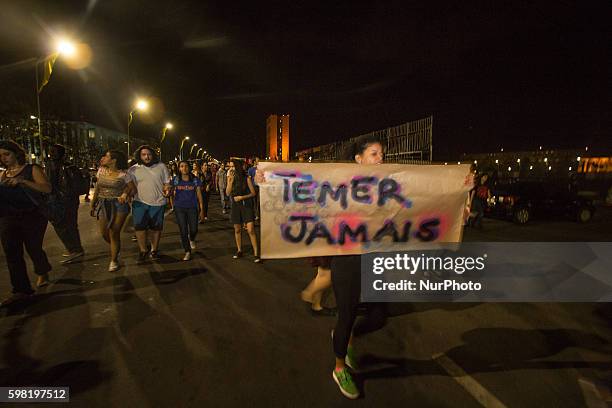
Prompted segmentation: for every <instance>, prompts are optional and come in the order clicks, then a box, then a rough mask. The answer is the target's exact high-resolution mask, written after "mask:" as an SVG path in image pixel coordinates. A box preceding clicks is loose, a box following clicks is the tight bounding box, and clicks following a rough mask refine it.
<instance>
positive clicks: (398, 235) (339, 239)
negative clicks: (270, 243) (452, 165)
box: [280, 214, 440, 245]
mask: <svg viewBox="0 0 612 408" xmlns="http://www.w3.org/2000/svg"><path fill="white" fill-rule="evenodd" d="M288 221H289V222H287V223H284V224H281V226H280V227H281V235H282V237H283V239H284V240H286V241H288V242H292V243H298V242H302V241H304V243H305V244H306V245H310V244H312V243H313V242H314V241H315V240H316V239H318V238H320V239H322V240H324V241H326V242H327V244H329V245H334V244H337V245H344V244H345V243H347V242H360V243H367V242H371V241H374V242H379V241H382V240H383V239H384V238H386V237H389V238H390V239H391V240H392V241H393V242H408V240H409V239H410V238H411V237H413V238H416V239H418V240H420V241H422V242H429V241H434V240H435V239H436V238H438V236H439V226H440V220H439V219H437V218H430V219H426V220H423V221H421V222H420V223H419V225H418V227H417V228H416V230H415V231H413V232H412V233H411V229H412V222H410V221H405V222H404V224H403V225H402V226H401V227H400V228H399V230H398V227H397V225H396V224H395V222H393V221H391V220H387V221H385V222H384V224H383V225H382V227H379V228H377V229H375V230H374V231H369V230H368V224H367V223H366V222H360V223H358V224H357V226H355V227H351V226H350V225H349V224H348V223H346V222H344V221H340V222H339V223H338V225H337V228H334V229H332V231H334V232H335V233H332V231H330V229H329V228H328V227H327V225H326V224H325V223H324V222H322V221H319V218H318V217H317V216H314V215H308V214H294V215H290V216H289V220H288ZM294 225H298V226H299V227H298V228H297V233H296V232H292V229H293V228H292V227H293V226H294ZM372 232H373V233H372Z"/></svg>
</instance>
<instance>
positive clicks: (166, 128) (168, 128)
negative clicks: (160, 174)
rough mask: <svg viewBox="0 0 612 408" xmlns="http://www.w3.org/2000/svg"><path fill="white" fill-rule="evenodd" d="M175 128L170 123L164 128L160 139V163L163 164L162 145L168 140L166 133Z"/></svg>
mask: <svg viewBox="0 0 612 408" xmlns="http://www.w3.org/2000/svg"><path fill="white" fill-rule="evenodd" d="M173 127H174V125H173V124H172V123H170V122H168V123H166V126H164V128H163V129H162V135H161V139H159V161H161V162H163V160H162V143H164V140H165V139H166V132H167V131H168V130H171V129H172V128H173Z"/></svg>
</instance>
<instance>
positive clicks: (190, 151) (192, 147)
mask: <svg viewBox="0 0 612 408" xmlns="http://www.w3.org/2000/svg"><path fill="white" fill-rule="evenodd" d="M197 145H198V144H197V143H194V144H193V146H191V150H189V156H187V160H189V159H191V154H192V153H193V149H194V148H195V147H196V146H197ZM196 159H197V156H196Z"/></svg>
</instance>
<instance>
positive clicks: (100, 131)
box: [0, 119, 146, 167]
mask: <svg viewBox="0 0 612 408" xmlns="http://www.w3.org/2000/svg"><path fill="white" fill-rule="evenodd" d="M41 127H42V133H43V135H44V137H43V149H44V152H43V153H44V154H45V155H46V153H47V151H48V146H49V145H50V144H53V143H59V144H61V145H64V146H65V147H66V153H67V155H68V157H69V158H70V160H71V161H73V162H75V163H76V164H78V165H79V166H82V167H90V166H92V165H93V164H94V163H97V162H98V161H99V159H100V157H101V156H102V154H103V153H104V152H105V151H106V150H108V149H118V150H123V151H126V152H127V150H126V149H127V144H126V143H125V142H126V141H127V135H126V134H124V133H122V132H117V131H115V130H111V129H107V128H103V127H101V126H96V125H94V124H92V123H88V122H71V121H56V120H43V121H42V122H41ZM2 139H11V140H14V141H16V142H17V143H19V144H20V145H22V146H23V147H24V148H25V149H26V151H27V152H28V156H29V157H28V158H29V159H30V160H31V161H33V162H34V161H37V162H40V155H41V152H40V139H39V137H38V123H37V121H36V120H28V119H23V120H3V121H0V140H2ZM145 142H146V141H145V140H141V139H139V138H134V137H132V145H133V146H138V145H140V144H144V143H145Z"/></svg>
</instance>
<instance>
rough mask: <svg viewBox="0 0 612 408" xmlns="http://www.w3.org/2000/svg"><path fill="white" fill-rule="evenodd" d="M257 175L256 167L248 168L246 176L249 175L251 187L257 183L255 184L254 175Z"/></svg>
mask: <svg viewBox="0 0 612 408" xmlns="http://www.w3.org/2000/svg"><path fill="white" fill-rule="evenodd" d="M256 173H257V166H253V167H250V168H249V169H248V170H247V174H248V175H249V177H250V178H251V181H252V182H253V185H254V186H256V185H257V183H256V182H255V174H256Z"/></svg>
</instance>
